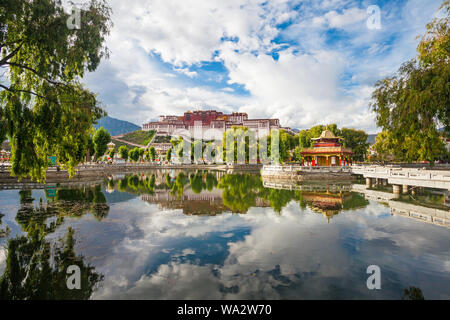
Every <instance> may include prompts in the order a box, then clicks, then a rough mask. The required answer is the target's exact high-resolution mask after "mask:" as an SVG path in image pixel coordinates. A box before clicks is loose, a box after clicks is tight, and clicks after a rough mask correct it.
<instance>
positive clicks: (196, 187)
mask: <svg viewBox="0 0 450 320" xmlns="http://www.w3.org/2000/svg"><path fill="white" fill-rule="evenodd" d="M189 183H190V185H191V189H192V191H194V193H196V194H200V193H201V192H202V190H203V189H205V188H206V183H205V182H204V181H203V174H202V173H200V172H199V173H195V174H191V176H190V178H189Z"/></svg>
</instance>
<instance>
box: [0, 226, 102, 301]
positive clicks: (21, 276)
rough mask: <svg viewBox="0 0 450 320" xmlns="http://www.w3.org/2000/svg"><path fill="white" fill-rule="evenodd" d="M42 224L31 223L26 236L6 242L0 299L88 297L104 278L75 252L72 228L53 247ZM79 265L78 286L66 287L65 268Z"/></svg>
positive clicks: (0, 282)
mask: <svg viewBox="0 0 450 320" xmlns="http://www.w3.org/2000/svg"><path fill="white" fill-rule="evenodd" d="M46 235H47V233H46V232H45V230H44V229H43V228H42V225H39V224H31V225H29V228H28V235H27V236H20V237H17V238H15V239H10V240H9V241H8V255H7V259H6V269H5V271H4V273H3V275H2V276H1V277H0V299H8V300H17V299H21V300H25V299H26V300H29V299H77V300H81V299H89V298H90V296H91V295H92V293H93V292H94V290H95V289H96V288H97V287H98V285H99V284H100V282H101V281H102V279H103V276H102V275H99V274H98V273H96V272H95V268H94V267H92V266H90V265H89V264H86V263H85V262H84V257H83V256H80V255H79V256H77V255H76V254H75V250H74V246H75V239H74V231H73V230H72V229H71V228H69V229H68V232H67V235H66V237H65V239H60V240H59V241H58V242H57V243H55V244H54V245H53V246H52V245H51V244H50V243H49V242H48V241H47V240H46V239H45V236H46ZM70 265H77V266H78V267H79V268H80V271H81V273H80V276H81V289H80V290H69V289H68V288H67V284H66V281H67V277H68V275H67V268H68V267H69V266H70Z"/></svg>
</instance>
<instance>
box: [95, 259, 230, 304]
mask: <svg viewBox="0 0 450 320" xmlns="http://www.w3.org/2000/svg"><path fill="white" fill-rule="evenodd" d="M218 289H219V279H218V278H217V277H215V276H214V274H213V273H212V271H211V266H197V265H193V264H175V263H170V264H164V265H161V266H160V267H159V268H158V271H157V272H156V273H154V274H152V275H150V276H142V277H141V278H140V279H139V280H138V281H136V283H135V284H134V286H133V287H131V288H129V289H127V290H122V291H121V292H119V293H118V292H117V291H116V292H114V295H112V296H111V295H108V294H107V295H106V296H105V295H102V294H100V295H99V296H96V298H107V299H110V298H112V297H114V298H117V299H163V300H164V299H205V298H209V299H219V298H221V294H220V292H219V290H218ZM111 293H112V292H109V294H111Z"/></svg>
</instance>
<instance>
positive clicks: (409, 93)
mask: <svg viewBox="0 0 450 320" xmlns="http://www.w3.org/2000/svg"><path fill="white" fill-rule="evenodd" d="M440 11H441V16H444V17H442V18H436V19H435V20H434V21H433V22H431V23H429V24H428V25H427V26H426V28H427V31H426V33H425V35H424V36H423V37H422V38H421V41H420V43H419V45H418V47H417V52H418V55H417V57H416V58H414V59H412V60H410V61H408V62H406V63H404V64H403V65H402V66H401V67H400V69H399V70H398V72H397V73H396V74H395V75H393V76H392V77H388V78H385V79H383V80H381V81H378V82H377V83H376V85H375V90H374V92H373V94H372V102H371V108H372V110H373V111H374V112H375V113H376V117H377V124H378V125H379V126H380V127H382V128H383V130H387V131H389V132H390V133H391V134H392V136H393V137H394V139H395V140H396V141H397V142H398V143H399V145H398V146H397V147H398V148H399V149H402V150H406V151H405V152H404V153H403V154H402V158H403V160H407V161H415V160H419V161H420V160H429V161H430V163H431V164H433V162H434V160H435V159H437V158H439V157H440V156H441V155H442V154H443V153H444V152H445V151H444V144H443V143H442V141H441V139H440V138H439V133H438V130H437V129H438V128H439V127H440V126H444V128H445V131H446V132H447V134H448V133H449V132H450V124H449V114H450V105H449V96H450V64H449V59H450V34H449V28H450V2H449V1H444V3H443V5H442V6H441V10H440Z"/></svg>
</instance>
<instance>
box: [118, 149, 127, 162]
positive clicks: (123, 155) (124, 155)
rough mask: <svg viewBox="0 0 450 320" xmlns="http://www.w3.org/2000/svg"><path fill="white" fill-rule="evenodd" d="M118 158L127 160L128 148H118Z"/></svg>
mask: <svg viewBox="0 0 450 320" xmlns="http://www.w3.org/2000/svg"><path fill="white" fill-rule="evenodd" d="M119 157H121V158H122V159H124V160H125V161H127V160H128V148H127V147H126V146H120V147H119Z"/></svg>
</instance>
